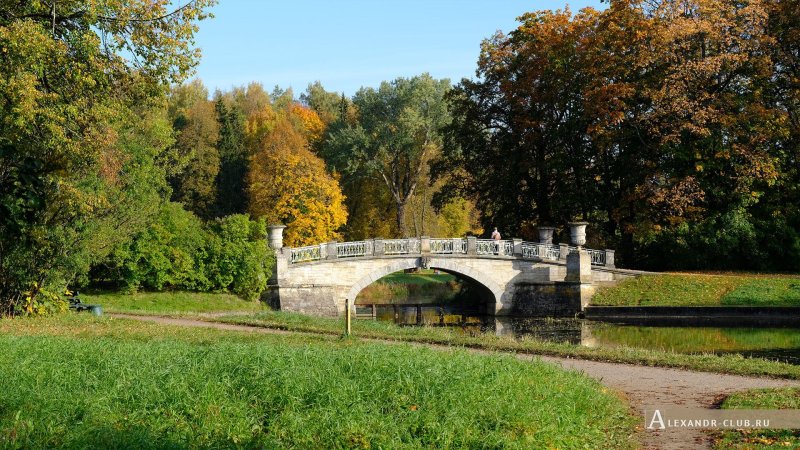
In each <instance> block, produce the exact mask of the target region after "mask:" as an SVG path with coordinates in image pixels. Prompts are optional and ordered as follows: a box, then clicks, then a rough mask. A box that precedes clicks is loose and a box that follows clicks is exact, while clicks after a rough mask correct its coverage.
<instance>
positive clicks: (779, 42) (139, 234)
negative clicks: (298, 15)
mask: <svg viewBox="0 0 800 450" xmlns="http://www.w3.org/2000/svg"><path fill="white" fill-rule="evenodd" d="M213 3H214V2H213V1H212V0H208V1H194V2H190V3H188V4H187V5H186V6H184V7H182V8H180V9H178V10H176V11H172V12H170V11H169V10H168V8H169V3H168V2H151V1H146V0H138V1H133V2H127V4H126V5H120V4H118V3H114V2H112V3H108V4H105V3H104V4H102V5H101V4H98V3H96V2H86V1H81V0H70V1H63V2H59V3H58V6H57V7H49V6H48V5H47V4H45V3H43V2H30V3H24V2H23V3H20V2H2V10H0V72H2V74H1V75H2V76H0V94H2V95H0V107H2V111H3V113H2V119H1V120H0V313H1V314H13V313H24V312H27V313H44V312H48V311H51V310H54V309H59V308H63V302H61V301H60V298H61V294H62V292H63V290H64V288H65V287H67V286H69V287H73V288H74V287H82V286H90V285H91V286H95V287H110V288H123V289H128V290H136V289H154V290H161V289H188V290H198V291H211V290H213V291H231V292H235V293H237V294H239V295H241V296H242V297H246V298H257V297H258V295H259V293H260V292H261V291H263V290H264V288H265V287H266V283H267V279H268V278H269V276H270V273H271V270H272V261H271V254H270V250H269V249H268V248H267V246H266V242H265V239H264V235H265V227H266V225H267V224H269V223H277V222H280V223H284V224H286V225H287V226H288V228H287V230H286V233H285V243H286V244H287V245H289V246H302V245H308V244H314V243H319V242H324V241H329V240H343V239H346V240H358V239H364V238H371V237H400V236H422V235H429V236H448V237H450V236H463V235H465V234H478V235H480V234H482V233H483V232H484V230H487V229H491V227H493V226H498V227H499V228H500V229H501V230H502V231H503V234H504V236H506V237H512V236H513V237H522V238H525V239H529V240H534V239H535V232H536V227H537V226H541V225H554V226H557V227H562V228H563V226H564V224H565V223H566V222H567V221H570V220H575V219H583V220H587V221H589V222H590V223H591V225H590V231H589V245H590V246H594V247H598V248H616V249H617V250H618V253H617V255H618V256H617V260H618V263H619V264H620V265H622V266H625V267H634V268H644V269H673V268H681V269H737V270H738V269H743V270H754V269H755V270H778V271H789V270H795V271H796V270H800V192H799V187H800V166H798V156H799V153H800V1H798V0H779V1H767V0H752V1H744V2H743V1H732V0H691V1H676V0H620V1H611V2H610V3H609V4H608V8H607V9H605V10H603V11H597V10H594V9H584V10H581V11H579V12H577V13H572V12H571V11H569V10H563V11H537V12H531V13H528V14H525V15H524V16H522V17H520V18H519V22H520V25H519V27H518V28H517V29H515V30H513V31H511V32H510V33H508V34H502V33H498V34H496V35H495V36H492V37H490V38H488V39H487V40H485V41H484V42H483V43H482V44H481V54H480V57H479V60H478V62H477V71H476V77H475V78H474V79H463V80H461V81H460V82H457V83H456V84H455V85H452V84H451V82H450V80H446V79H444V80H440V79H435V78H434V77H432V76H430V75H428V74H420V75H418V76H414V77H408V78H397V79H395V80H390V81H386V82H383V83H381V84H380V86H377V87H364V88H362V89H360V90H359V91H358V92H356V93H355V94H354V95H352V96H346V95H344V94H341V93H337V92H330V91H327V90H326V89H325V88H324V86H323V85H322V84H321V83H319V82H316V83H313V84H311V85H309V86H308V87H307V88H306V89H305V91H304V92H302V93H301V94H300V95H295V93H294V92H293V91H292V90H291V89H286V90H284V89H281V88H280V87H275V88H274V89H273V90H272V91H269V92H268V91H267V90H265V89H264V87H263V85H262V84H259V83H257V82H253V83H251V84H249V85H248V86H242V87H237V88H233V89H230V90H227V91H216V92H209V91H208V89H207V88H206V87H205V86H204V85H203V83H202V81H201V80H198V79H194V80H191V81H189V80H188V78H189V76H190V75H191V69H192V68H193V67H194V65H196V63H197V61H198V58H199V54H198V53H197V51H196V49H194V48H192V36H193V34H194V33H195V32H196V30H197V26H198V25H197V23H198V21H199V20H202V19H205V18H206V16H207V14H206V13H205V12H204V10H205V9H207V8H208V6H210V5H211V4H213ZM477 44H478V43H476V45H477ZM265 77H268V74H265ZM562 233H563V231H562ZM561 238H562V239H565V236H564V235H563V234H562V236H561Z"/></svg>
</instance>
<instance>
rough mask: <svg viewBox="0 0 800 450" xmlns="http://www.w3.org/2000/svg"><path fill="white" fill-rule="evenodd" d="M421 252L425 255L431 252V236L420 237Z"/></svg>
mask: <svg viewBox="0 0 800 450" xmlns="http://www.w3.org/2000/svg"><path fill="white" fill-rule="evenodd" d="M419 252H420V253H421V254H423V255H427V254H430V252H431V238H430V237H428V236H422V237H420V238H419Z"/></svg>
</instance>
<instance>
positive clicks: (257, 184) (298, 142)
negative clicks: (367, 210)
mask: <svg viewBox="0 0 800 450" xmlns="http://www.w3.org/2000/svg"><path fill="white" fill-rule="evenodd" d="M248 186H249V187H248V194H249V198H250V212H251V214H252V215H254V216H256V217H264V218H265V219H266V220H267V221H268V222H269V223H275V222H281V223H284V224H285V225H286V226H287V228H286V233H285V234H284V244H285V245H287V246H290V247H296V246H302V245H310V244H317V243H320V242H326V241H330V240H332V239H340V235H339V233H338V232H337V230H338V229H339V228H340V227H341V226H342V225H344V224H345V223H346V222H347V210H346V208H345V206H344V195H342V190H341V188H340V187H339V182H338V181H337V180H336V178H335V177H333V176H331V175H330V174H329V173H328V171H327V170H326V168H325V163H324V162H323V161H322V159H320V158H319V157H317V156H316V155H314V154H313V153H312V152H311V151H310V150H309V149H308V141H307V140H306V138H305V137H304V136H303V135H302V134H301V133H300V132H298V131H297V130H295V129H294V127H293V126H292V124H291V123H290V122H289V121H288V120H286V119H283V118H282V119H279V120H278V121H277V122H276V124H275V127H274V128H273V129H272V131H271V132H270V133H269V134H268V135H267V136H266V137H265V138H264V139H263V141H262V142H261V145H260V146H259V149H258V150H257V151H256V153H255V154H254V155H253V156H252V158H251V161H250V169H249V172H248Z"/></svg>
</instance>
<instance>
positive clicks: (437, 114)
mask: <svg viewBox="0 0 800 450" xmlns="http://www.w3.org/2000/svg"><path fill="white" fill-rule="evenodd" d="M449 87H450V82H449V81H448V80H435V79H433V78H432V77H431V76H430V75H428V74H423V75H420V76H416V77H413V78H398V79H396V80H394V81H392V82H383V83H381V85H380V87H379V88H378V89H373V88H362V89H360V90H359V91H358V92H357V93H356V94H355V96H354V97H353V104H354V106H355V108H356V110H357V111H358V117H357V119H356V121H355V123H354V124H345V125H344V126H342V127H340V128H338V129H336V130H335V131H333V132H332V133H331V134H330V135H329V138H328V141H327V143H326V145H325V147H324V148H323V155H324V156H325V159H326V161H328V164H330V165H331V166H332V167H333V168H334V169H335V170H336V171H337V172H341V173H343V174H345V176H354V175H359V174H361V175H364V176H370V177H376V178H378V179H379V180H381V181H382V182H383V183H385V185H386V187H387V189H388V190H389V193H390V194H391V196H392V199H393V202H394V205H395V225H396V227H397V230H398V232H399V233H400V234H401V235H408V227H407V223H406V207H407V205H408V203H409V201H410V200H411V199H412V198H413V196H414V194H415V192H416V189H417V187H418V185H419V182H420V173H421V172H422V170H423V169H424V167H425V166H426V165H427V164H428V163H429V161H430V159H431V158H432V156H434V155H435V154H436V153H437V152H438V151H439V149H440V147H441V133H440V129H441V127H442V126H443V125H444V124H445V123H447V121H448V112H447V107H446V105H445V102H444V95H445V93H446V92H447V90H448V89H449Z"/></svg>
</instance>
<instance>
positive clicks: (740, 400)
mask: <svg viewBox="0 0 800 450" xmlns="http://www.w3.org/2000/svg"><path fill="white" fill-rule="evenodd" d="M721 407H722V408H723V409H800V388H779V389H752V390H748V391H743V392H737V393H735V394H733V395H731V396H729V397H728V398H726V399H725V401H724V402H722V405H721ZM715 447H716V448H720V449H728V448H737V449H762V448H800V430H736V431H723V432H721V433H718V435H717V436H716V439H715Z"/></svg>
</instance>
